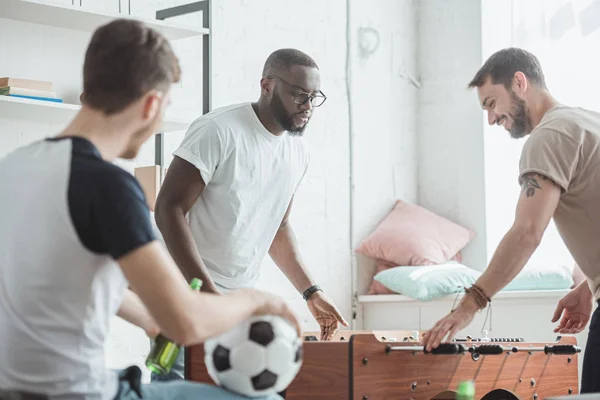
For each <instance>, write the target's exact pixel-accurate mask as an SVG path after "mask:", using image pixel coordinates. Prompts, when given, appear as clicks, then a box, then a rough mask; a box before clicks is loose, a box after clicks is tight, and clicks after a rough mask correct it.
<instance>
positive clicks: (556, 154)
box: [519, 128, 580, 193]
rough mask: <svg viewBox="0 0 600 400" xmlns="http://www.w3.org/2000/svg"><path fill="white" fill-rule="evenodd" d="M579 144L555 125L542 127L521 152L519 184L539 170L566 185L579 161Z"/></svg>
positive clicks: (563, 185)
mask: <svg viewBox="0 0 600 400" xmlns="http://www.w3.org/2000/svg"><path fill="white" fill-rule="evenodd" d="M579 147H580V146H579V143H578V142H577V141H575V140H574V139H573V138H572V137H571V136H569V135H568V134H565V133H563V132H560V131H559V130H556V129H552V128H542V129H540V130H538V131H536V132H534V133H532V134H531V136H530V137H529V139H528V140H527V142H526V143H525V145H524V146H523V151H522V153H521V160H520V162H519V185H520V184H522V179H523V175H525V174H528V173H531V172H535V173H538V174H540V175H544V176H546V177H547V178H549V179H551V180H552V181H554V182H555V183H556V184H557V185H559V186H560V187H561V188H562V191H563V193H564V192H566V191H568V190H569V185H570V183H571V180H572V179H573V176H574V174H575V170H576V167H577V162H578V160H579Z"/></svg>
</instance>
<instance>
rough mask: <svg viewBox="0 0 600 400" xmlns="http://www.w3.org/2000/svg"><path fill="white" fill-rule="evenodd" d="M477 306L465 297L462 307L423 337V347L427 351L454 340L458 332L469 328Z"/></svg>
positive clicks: (468, 297)
mask: <svg viewBox="0 0 600 400" xmlns="http://www.w3.org/2000/svg"><path fill="white" fill-rule="evenodd" d="M477 310H478V307H477V304H476V303H475V302H474V301H473V299H472V298H471V297H470V296H465V298H464V299H463V301H462V302H461V303H460V305H459V306H458V307H457V308H456V309H455V310H454V311H453V312H451V313H450V314H448V315H447V316H445V317H444V318H442V319H440V320H439V321H438V322H437V323H436V324H435V325H434V326H433V328H431V329H430V330H429V331H427V332H425V334H424V335H423V340H422V342H423V346H425V349H426V350H427V351H431V350H432V349H434V348H436V347H438V346H439V345H440V343H442V342H444V341H445V338H446V336H447V337H448V340H452V339H453V338H454V337H455V336H456V334H457V333H458V331H460V330H461V329H463V328H465V327H466V326H468V325H469V324H470V323H471V321H473V317H474V316H475V313H476V312H477Z"/></svg>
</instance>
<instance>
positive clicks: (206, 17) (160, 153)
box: [129, 0, 212, 167]
mask: <svg viewBox="0 0 600 400" xmlns="http://www.w3.org/2000/svg"><path fill="white" fill-rule="evenodd" d="M198 11H202V25H203V28H205V29H208V30H209V33H208V34H206V35H204V36H203V38H202V112H203V114H206V113H208V112H209V111H210V110H211V108H212V103H211V102H212V87H211V84H210V83H211V75H212V62H211V52H212V34H211V33H210V28H211V22H212V21H211V20H212V19H211V1H210V0H200V1H196V2H194V3H189V4H183V5H181V6H176V7H171V8H166V9H163V10H158V11H157V12H156V19H158V20H165V19H167V18H173V17H178V16H180V15H185V14H190V13H193V12H198ZM129 13H130V14H131V0H129ZM154 159H155V164H156V165H160V166H161V167H162V166H163V162H164V138H163V134H162V133H159V134H157V135H156V139H155V156H154Z"/></svg>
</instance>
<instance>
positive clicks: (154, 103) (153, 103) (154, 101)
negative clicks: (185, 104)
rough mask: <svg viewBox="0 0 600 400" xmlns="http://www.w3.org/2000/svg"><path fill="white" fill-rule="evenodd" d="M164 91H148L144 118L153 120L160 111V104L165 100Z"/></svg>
mask: <svg viewBox="0 0 600 400" xmlns="http://www.w3.org/2000/svg"><path fill="white" fill-rule="evenodd" d="M163 97H164V95H163V93H162V92H157V91H155V90H153V91H151V92H148V94H147V95H146V97H145V100H144V115H143V117H144V119H146V120H151V119H154V118H155V117H156V114H158V113H159V112H160V105H161V103H162V100H163Z"/></svg>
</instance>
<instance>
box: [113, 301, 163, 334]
mask: <svg viewBox="0 0 600 400" xmlns="http://www.w3.org/2000/svg"><path fill="white" fill-rule="evenodd" d="M117 315H118V316H119V317H121V318H123V319H124V320H125V321H127V322H129V323H132V324H133V325H135V326H138V327H140V328H142V329H143V330H144V331H146V334H147V335H148V336H150V337H154V336H156V335H157V334H158V333H159V328H158V324H157V323H156V321H154V318H152V315H150V313H149V312H148V310H147V309H146V307H145V306H144V303H142V301H141V300H140V298H139V297H138V295H137V294H135V293H133V292H132V291H131V290H129V289H128V290H127V291H126V292H125V296H124V297H123V302H122V303H121V307H120V308H119V311H117Z"/></svg>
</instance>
